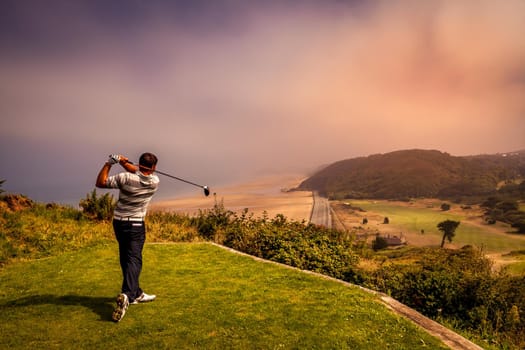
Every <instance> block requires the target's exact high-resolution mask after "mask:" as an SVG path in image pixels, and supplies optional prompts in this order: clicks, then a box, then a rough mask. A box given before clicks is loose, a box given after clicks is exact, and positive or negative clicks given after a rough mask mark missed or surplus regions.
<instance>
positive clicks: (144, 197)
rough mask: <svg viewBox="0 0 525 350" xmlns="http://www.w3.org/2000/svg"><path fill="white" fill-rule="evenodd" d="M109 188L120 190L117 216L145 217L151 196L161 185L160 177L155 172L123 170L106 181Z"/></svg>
mask: <svg viewBox="0 0 525 350" xmlns="http://www.w3.org/2000/svg"><path fill="white" fill-rule="evenodd" d="M106 186H107V187H108V188H118V189H119V190H120V192H119V197H118V202H117V206H116V208H115V211H114V215H115V216H120V217H145V216H146V211H147V208H148V204H149V202H150V200H151V197H153V195H154V194H155V192H156V191H157V188H158V187H159V177H158V176H157V175H155V174H151V175H144V174H143V173H141V172H140V171H137V172H136V173H134V174H133V173H129V172H122V173H119V174H117V175H114V176H110V177H109V178H108V181H107V182H106Z"/></svg>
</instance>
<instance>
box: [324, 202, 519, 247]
mask: <svg viewBox="0 0 525 350" xmlns="http://www.w3.org/2000/svg"><path fill="white" fill-rule="evenodd" d="M341 203H342V205H339V206H334V207H335V208H336V213H337V216H338V217H339V218H340V219H341V221H343V223H344V224H345V226H346V227H347V228H352V227H359V226H360V227H363V228H368V229H369V230H370V231H378V232H381V233H382V234H390V235H396V236H401V235H402V236H403V237H404V238H406V239H407V241H408V244H410V245H415V246H435V245H439V244H440V243H441V237H442V234H441V232H440V231H439V230H438V229H437V227H436V226H437V224H438V223H439V222H441V221H443V220H447V219H450V220H456V221H460V222H461V224H460V226H459V227H458V229H457V231H456V237H455V238H454V240H453V242H452V244H450V243H448V241H447V242H446V246H454V247H455V246H463V245H467V244H468V245H474V246H477V247H482V248H483V249H484V250H485V251H486V252H487V253H504V252H510V251H513V250H522V249H525V235H517V234H512V233H509V232H511V231H512V229H511V228H510V227H509V226H508V225H504V224H496V225H486V224H484V223H483V220H482V219H481V218H480V215H481V211H480V210H479V208H472V209H461V208H460V206H459V205H454V204H452V209H451V210H450V211H442V210H441V209H440V205H441V203H442V202H440V201H437V200H434V201H433V200H425V201H419V202H414V203H405V202H392V201H370V200H352V201H347V202H341ZM345 203H346V204H345ZM345 206H346V207H348V208H350V206H351V207H354V208H355V207H359V208H362V209H363V210H365V211H366V212H360V211H356V210H350V209H345ZM365 217H366V218H367V219H368V224H367V225H363V224H362V219H363V218H365ZM385 217H388V219H389V222H390V223H389V224H388V225H387V224H383V221H384V218H385Z"/></svg>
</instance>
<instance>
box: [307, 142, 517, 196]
mask: <svg viewBox="0 0 525 350" xmlns="http://www.w3.org/2000/svg"><path fill="white" fill-rule="evenodd" d="M524 177H525V151H514V152H506V153H499V154H488V155H487V154H485V155H472V156H452V155H450V154H449V153H446V152H441V151H439V150H424V149H409V150H398V151H393V152H389V153H384V154H382V153H379V154H372V155H369V156H363V157H356V158H350V159H345V160H341V161H337V162H334V163H332V164H330V165H328V166H326V167H324V168H323V169H321V170H319V171H317V172H316V173H314V174H313V175H312V176H310V177H309V178H307V179H306V180H304V181H303V182H302V183H301V184H300V185H299V186H298V188H297V189H299V190H310V191H318V192H319V193H320V194H322V195H324V196H327V197H332V198H377V199H400V198H410V197H454V196H469V195H486V194H490V193H492V192H494V190H495V189H496V187H497V186H498V184H499V183H500V182H502V181H514V180H519V181H522V180H523V178H524Z"/></svg>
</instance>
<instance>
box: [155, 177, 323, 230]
mask: <svg viewBox="0 0 525 350" xmlns="http://www.w3.org/2000/svg"><path fill="white" fill-rule="evenodd" d="M303 179H304V176H298V175H276V176H266V177H261V178H258V179H255V180H253V181H249V182H246V183H242V184H238V185H231V186H225V187H218V188H211V189H210V191H211V194H210V196H209V197H205V196H203V195H194V196H186V197H181V198H174V199H167V200H161V201H158V202H154V203H152V204H151V205H150V210H152V211H168V212H175V213H181V214H187V215H190V216H192V215H196V214H198V213H199V211H201V210H208V209H212V208H213V206H214V205H215V203H220V202H222V204H223V205H224V207H225V209H226V210H231V211H233V212H235V213H238V214H240V213H241V212H242V211H243V210H244V209H248V214H253V216H254V217H256V218H257V217H262V216H263V215H264V212H266V215H267V216H268V217H269V218H273V217H275V216H276V215H277V214H282V215H284V216H285V217H287V218H288V219H289V220H294V221H302V220H305V221H308V220H309V218H310V212H311V210H312V204H313V198H312V193H311V192H310V191H288V190H289V189H290V188H294V187H296V186H297V185H298V184H299V183H300V182H301V181H302V180H303Z"/></svg>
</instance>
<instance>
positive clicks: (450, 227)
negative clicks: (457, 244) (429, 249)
mask: <svg viewBox="0 0 525 350" xmlns="http://www.w3.org/2000/svg"><path fill="white" fill-rule="evenodd" d="M459 224H460V222H459V221H454V220H445V221H442V222H440V223H439V224H437V228H438V229H439V230H440V231H441V232H443V239H442V240H441V248H443V246H444V245H445V238H446V239H448V241H449V243H450V242H452V239H453V238H454V236H455V235H456V229H457V228H458V226H459Z"/></svg>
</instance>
